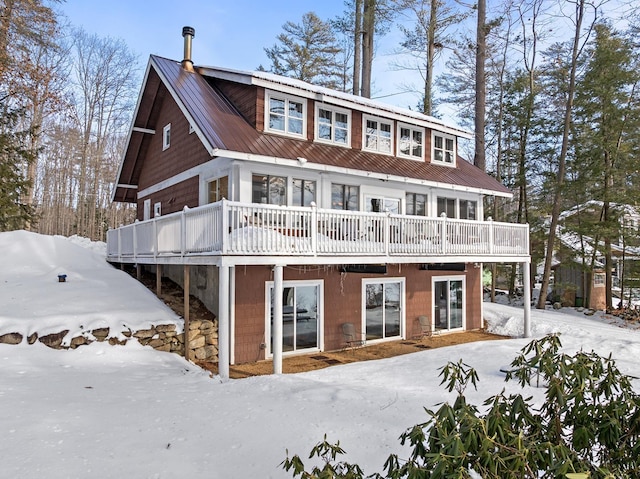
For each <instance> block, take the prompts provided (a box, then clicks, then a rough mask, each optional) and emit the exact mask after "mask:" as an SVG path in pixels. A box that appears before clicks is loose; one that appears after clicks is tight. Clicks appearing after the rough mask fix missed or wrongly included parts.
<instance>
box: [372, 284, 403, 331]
mask: <svg viewBox="0 0 640 479" xmlns="http://www.w3.org/2000/svg"><path fill="white" fill-rule="evenodd" d="M362 287H363V294H362V296H363V297H362V311H363V313H362V314H363V318H362V323H363V324H362V329H363V331H366V339H367V341H371V340H376V339H387V338H397V337H399V336H401V335H402V331H403V327H402V323H403V319H404V278H389V279H384V280H379V279H365V280H363V281H362Z"/></svg>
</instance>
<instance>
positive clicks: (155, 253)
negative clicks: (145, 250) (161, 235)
mask: <svg viewBox="0 0 640 479" xmlns="http://www.w3.org/2000/svg"><path fill="white" fill-rule="evenodd" d="M157 257H158V220H157V219H156V218H153V259H154V260H155V259H156V258H157Z"/></svg>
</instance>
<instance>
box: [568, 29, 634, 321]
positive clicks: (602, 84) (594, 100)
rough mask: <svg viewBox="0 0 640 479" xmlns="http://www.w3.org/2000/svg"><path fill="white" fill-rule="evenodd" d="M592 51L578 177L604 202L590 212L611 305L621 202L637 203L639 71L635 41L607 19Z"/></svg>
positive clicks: (579, 120) (579, 100)
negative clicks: (599, 209) (612, 25)
mask: <svg viewBox="0 0 640 479" xmlns="http://www.w3.org/2000/svg"><path fill="white" fill-rule="evenodd" d="M595 32H596V34H595V37H594V39H593V41H592V43H591V44H590V45H589V49H588V51H587V53H588V54H587V56H586V58H588V61H587V62H586V65H585V73H584V75H583V76H582V78H581V81H580V82H579V83H578V88H577V91H576V118H575V133H574V149H575V159H574V161H573V162H572V164H571V163H570V164H569V166H570V167H571V168H570V172H572V173H573V181H574V182H575V184H576V185H577V188H578V189H579V190H584V191H586V192H587V197H588V198H589V199H592V200H598V201H600V202H601V205H602V207H601V211H600V214H598V215H594V216H591V217H587V218H585V221H584V222H583V224H582V229H583V230H584V229H585V228H586V230H588V231H589V236H591V238H593V239H594V243H595V244H594V245H593V246H594V247H596V248H597V247H598V245H597V243H598V241H599V240H601V241H602V245H601V249H602V250H603V253H604V256H605V272H606V278H607V279H606V292H607V307H608V308H611V307H612V297H611V288H612V285H613V284H612V273H611V270H612V269H613V262H612V247H611V245H612V244H617V243H618V239H619V238H620V236H621V234H622V232H621V229H622V224H621V222H620V219H619V217H618V214H617V213H616V211H614V210H615V209H616V208H615V204H616V203H631V204H638V201H639V200H640V195H638V190H637V188H638V184H637V183H636V181H637V179H635V178H634V175H631V176H630V175H628V172H632V171H637V170H638V168H639V167H640V158H639V157H638V154H637V152H638V138H639V137H638V133H637V131H638V128H640V122H639V117H638V108H637V101H638V99H639V98H638V94H637V93H636V89H637V86H638V83H640V75H639V74H638V72H637V71H636V70H635V68H634V64H633V58H632V52H633V45H632V43H631V42H630V41H629V39H628V38H626V37H625V36H623V35H622V34H620V33H619V32H616V31H615V30H613V29H612V28H611V26H610V25H608V24H606V23H600V24H598V25H596V28H595Z"/></svg>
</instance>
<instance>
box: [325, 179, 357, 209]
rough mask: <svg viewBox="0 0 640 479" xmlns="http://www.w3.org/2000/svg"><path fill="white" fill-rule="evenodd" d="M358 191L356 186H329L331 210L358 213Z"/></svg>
mask: <svg viewBox="0 0 640 479" xmlns="http://www.w3.org/2000/svg"><path fill="white" fill-rule="evenodd" d="M359 196H360V189H359V188H358V187H357V186H349V185H338V184H332V185H331V209H333V210H351V211H358V209H359V201H358V198H359Z"/></svg>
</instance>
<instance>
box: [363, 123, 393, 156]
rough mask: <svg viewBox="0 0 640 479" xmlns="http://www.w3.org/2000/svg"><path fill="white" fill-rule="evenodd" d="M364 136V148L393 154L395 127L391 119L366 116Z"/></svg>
mask: <svg viewBox="0 0 640 479" xmlns="http://www.w3.org/2000/svg"><path fill="white" fill-rule="evenodd" d="M362 121H363V122H364V128H363V131H364V138H363V141H362V149H363V150H367V151H375V152H378V153H388V154H391V151H392V146H391V145H392V144H393V133H392V131H393V127H392V122H391V121H389V120H381V119H380V118H375V117H370V116H364V117H363V120H362Z"/></svg>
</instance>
